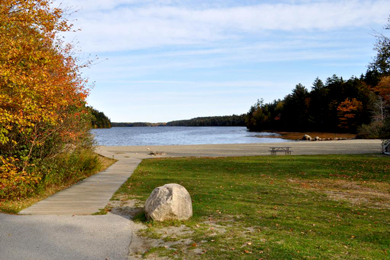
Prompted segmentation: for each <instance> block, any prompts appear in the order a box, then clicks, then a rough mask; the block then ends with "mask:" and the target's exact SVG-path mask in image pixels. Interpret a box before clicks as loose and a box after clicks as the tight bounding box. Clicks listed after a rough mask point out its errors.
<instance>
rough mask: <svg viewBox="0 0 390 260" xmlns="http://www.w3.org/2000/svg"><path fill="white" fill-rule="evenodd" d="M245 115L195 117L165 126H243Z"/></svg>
mask: <svg viewBox="0 0 390 260" xmlns="http://www.w3.org/2000/svg"><path fill="white" fill-rule="evenodd" d="M245 117H246V115H245V114H242V115H231V116H210V117H197V118H192V119H188V120H176V121H171V122H168V123H167V126H245Z"/></svg>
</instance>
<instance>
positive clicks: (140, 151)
mask: <svg viewBox="0 0 390 260" xmlns="http://www.w3.org/2000/svg"><path fill="white" fill-rule="evenodd" d="M270 147H291V148H290V149H291V150H292V155H301V154H359V153H381V141H380V140H341V141H296V142H285V143H258V144H216V145H172V146H99V147H97V152H98V153H100V154H102V155H104V156H106V157H109V158H115V159H126V158H139V159H146V158H154V157H192V156H194V157H226V156H253V155H270V152H269V150H270ZM151 153H152V154H154V155H151ZM281 154H283V153H279V154H278V155H281Z"/></svg>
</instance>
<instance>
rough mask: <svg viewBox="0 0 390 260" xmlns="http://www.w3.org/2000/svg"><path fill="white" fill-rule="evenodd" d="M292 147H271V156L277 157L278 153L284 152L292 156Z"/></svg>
mask: <svg viewBox="0 0 390 260" xmlns="http://www.w3.org/2000/svg"><path fill="white" fill-rule="evenodd" d="M290 148H291V147H270V149H271V150H270V152H271V155H276V153H277V152H284V154H285V155H290V154H291V150H290Z"/></svg>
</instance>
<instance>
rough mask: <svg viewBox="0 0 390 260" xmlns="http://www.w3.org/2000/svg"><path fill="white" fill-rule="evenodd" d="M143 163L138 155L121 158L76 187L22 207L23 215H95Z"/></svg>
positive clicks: (21, 213)
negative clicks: (24, 207)
mask: <svg viewBox="0 0 390 260" xmlns="http://www.w3.org/2000/svg"><path fill="white" fill-rule="evenodd" d="M140 162H141V160H140V159H136V158H124V159H122V160H119V161H118V162H116V163H115V164H113V165H112V166H110V167H109V168H108V169H106V170H105V171H102V172H100V173H97V174H95V175H93V176H91V177H89V178H87V179H85V180H83V181H81V182H79V183H77V184H75V185H73V186H72V187H70V188H68V189H65V190H63V191H60V192H58V193H57V194H54V195H53V196H51V197H49V198H47V199H45V200H42V201H40V202H38V203H36V204H35V205H33V206H31V207H29V208H26V209H24V210H22V211H21V212H20V213H19V214H20V215H91V214H93V213H96V212H98V211H99V209H103V208H104V207H105V206H106V205H107V203H108V202H109V200H110V199H111V197H112V195H113V194H114V193H115V192H116V191H117V190H118V189H119V187H120V186H121V185H122V184H123V183H124V182H125V181H126V180H127V179H128V178H129V177H130V175H131V174H132V173H133V171H134V170H135V169H136V168H137V166H138V164H139V163H140Z"/></svg>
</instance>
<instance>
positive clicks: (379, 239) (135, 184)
mask: <svg viewBox="0 0 390 260" xmlns="http://www.w3.org/2000/svg"><path fill="white" fill-rule="evenodd" d="M166 183H179V184H181V185H183V186H185V187H186V188H187V190H188V191H189V192H190V194H191V196H192V200H193V209H194V216H193V218H192V219H191V220H189V221H185V222H168V223H155V222H154V223H153V222H146V224H147V228H146V229H144V230H143V231H142V232H141V234H142V236H144V237H147V238H149V243H150V244H151V245H152V246H150V248H149V250H148V251H147V252H145V253H144V255H143V256H144V257H145V258H148V256H150V257H151V256H157V255H159V256H167V257H168V258H178V259H390V158H389V157H385V156H381V155H321V156H273V157H272V156H262V157H234V158H178V159H153V160H144V161H143V162H142V163H141V165H140V166H139V167H138V169H137V170H136V171H135V172H134V174H133V175H132V177H131V178H130V179H129V180H128V181H127V182H126V183H125V184H124V185H123V186H122V188H121V189H120V190H119V191H118V192H117V194H116V195H115V197H114V199H120V200H122V201H125V200H132V199H134V200H138V201H139V202H140V203H141V204H142V202H145V200H146V199H147V197H148V196H149V194H150V193H151V192H152V190H153V189H154V188H155V187H158V186H161V185H163V184H166ZM138 219H139V220H140V221H143V222H145V220H143V219H142V215H139V216H138ZM153 240H155V241H160V243H158V242H156V243H154V244H153V243H152V242H150V241H153Z"/></svg>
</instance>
